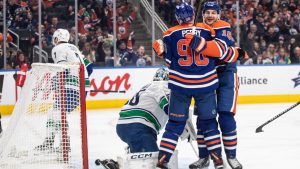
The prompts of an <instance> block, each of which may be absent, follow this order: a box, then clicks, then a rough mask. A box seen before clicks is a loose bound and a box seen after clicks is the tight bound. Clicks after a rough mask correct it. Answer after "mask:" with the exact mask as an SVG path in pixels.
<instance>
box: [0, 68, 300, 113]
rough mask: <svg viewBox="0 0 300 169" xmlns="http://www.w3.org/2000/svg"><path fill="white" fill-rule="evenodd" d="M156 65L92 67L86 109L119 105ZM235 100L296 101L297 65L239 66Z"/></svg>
mask: <svg viewBox="0 0 300 169" xmlns="http://www.w3.org/2000/svg"><path fill="white" fill-rule="evenodd" d="M157 68H158V67H143V68H136V67H132V68H131V67H126V68H95V69H94V72H93V73H92V75H91V90H92V92H89V94H88V96H87V109H101V108H119V107H121V106H122V105H123V104H124V103H125V102H126V101H127V99H128V98H130V97H132V96H133V95H134V93H135V92H136V91H137V90H139V89H140V88H141V87H142V86H144V85H146V84H147V83H149V82H150V81H151V80H152V78H153V75H154V73H155V71H156V70H157ZM14 74H15V71H1V72H0V112H1V114H10V113H11V112H12V110H13V105H14V104H15V101H16V98H17V97H18V96H17V93H18V92H16V91H19V90H20V89H17V88H16V86H15V79H14ZM238 76H239V97H238V103H240V104H248V103H276V102H297V101H299V100H300V65H283V66H239V67H238Z"/></svg>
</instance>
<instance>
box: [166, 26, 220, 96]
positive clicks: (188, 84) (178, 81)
mask: <svg viewBox="0 0 300 169" xmlns="http://www.w3.org/2000/svg"><path fill="white" fill-rule="evenodd" d="M186 33H195V34H196V35H198V36H201V37H203V38H205V39H206V40H212V39H213V36H212V35H211V33H212V34H213V35H214V31H213V30H212V29H211V28H210V27H209V26H203V25H202V26H201V27H200V26H197V27H195V26H193V25H192V24H183V25H177V26H174V27H172V28H170V29H168V30H167V31H165V32H164V36H163V42H164V45H165V61H166V64H167V66H168V67H169V69H170V72H169V88H170V89H171V90H173V91H177V92H181V93H185V94H197V93H203V92H209V91H212V90H215V89H216V88H217V87H218V78H217V74H216V69H215V59H214V58H210V57H205V56H203V55H202V54H201V53H197V52H195V51H194V50H192V49H191V48H189V47H188V46H187V45H186V39H185V37H184V36H185V34H186Z"/></svg>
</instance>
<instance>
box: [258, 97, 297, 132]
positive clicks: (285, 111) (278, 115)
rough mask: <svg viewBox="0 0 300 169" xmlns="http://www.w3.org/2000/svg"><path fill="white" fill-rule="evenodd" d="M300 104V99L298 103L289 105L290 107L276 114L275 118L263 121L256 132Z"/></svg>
mask: <svg viewBox="0 0 300 169" xmlns="http://www.w3.org/2000/svg"><path fill="white" fill-rule="evenodd" d="M299 104H300V101H298V102H297V103H296V104H294V105H292V106H291V107H289V108H288V109H286V110H284V111H283V112H281V113H279V114H277V115H276V116H274V117H273V118H271V119H270V120H268V121H266V122H265V123H263V124H262V125H260V126H259V127H258V128H257V129H256V130H255V132H256V133H260V132H263V130H262V128H263V127H264V126H266V125H268V124H269V123H271V122H272V121H274V120H275V119H277V118H278V117H280V116H282V115H284V114H285V113H287V112H289V111H290V110H292V109H293V108H295V107H296V106H298V105H299Z"/></svg>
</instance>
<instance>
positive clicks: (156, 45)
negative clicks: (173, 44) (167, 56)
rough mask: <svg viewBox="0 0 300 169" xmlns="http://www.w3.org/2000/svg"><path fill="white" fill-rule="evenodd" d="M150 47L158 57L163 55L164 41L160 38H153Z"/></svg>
mask: <svg viewBox="0 0 300 169" xmlns="http://www.w3.org/2000/svg"><path fill="white" fill-rule="evenodd" d="M152 48H153V50H154V52H155V53H156V54H157V56H158V57H160V58H163V57H164V53H165V49H164V42H163V41H162V40H161V39H158V40H155V41H154V42H153V43H152Z"/></svg>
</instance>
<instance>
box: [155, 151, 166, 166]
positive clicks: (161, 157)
mask: <svg viewBox="0 0 300 169" xmlns="http://www.w3.org/2000/svg"><path fill="white" fill-rule="evenodd" d="M166 157H167V156H166V155H165V154H162V153H159V154H158V162H157V164H156V167H157V168H160V169H168V163H167V162H166V161H165V159H166Z"/></svg>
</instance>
